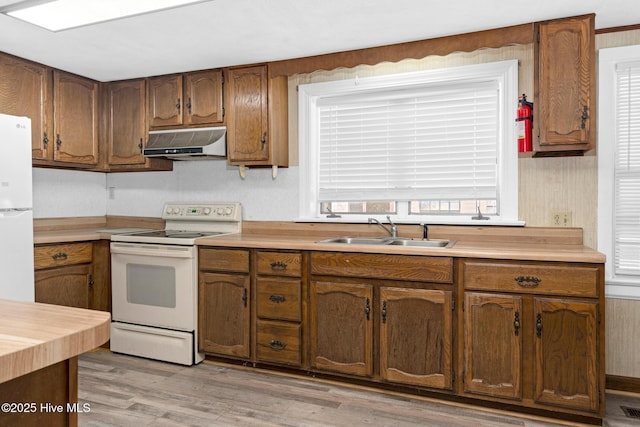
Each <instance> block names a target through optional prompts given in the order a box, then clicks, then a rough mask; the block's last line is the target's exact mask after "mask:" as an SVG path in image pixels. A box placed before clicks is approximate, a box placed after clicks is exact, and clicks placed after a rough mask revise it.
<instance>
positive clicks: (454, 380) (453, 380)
mask: <svg viewBox="0 0 640 427" xmlns="http://www.w3.org/2000/svg"><path fill="white" fill-rule="evenodd" d="M451 382H452V383H455V382H456V371H452V372H451Z"/></svg>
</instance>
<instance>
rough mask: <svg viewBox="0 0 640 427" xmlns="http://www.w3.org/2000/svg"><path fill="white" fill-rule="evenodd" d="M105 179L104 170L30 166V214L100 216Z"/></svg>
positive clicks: (103, 211)
mask: <svg viewBox="0 0 640 427" xmlns="http://www.w3.org/2000/svg"><path fill="white" fill-rule="evenodd" d="M106 182H107V178H106V174H104V173H97V172H85V171H70V170H57V169H45V168H33V216H34V218H60V217H75V216H103V215H105V212H106V211H107V198H106V192H105V188H106Z"/></svg>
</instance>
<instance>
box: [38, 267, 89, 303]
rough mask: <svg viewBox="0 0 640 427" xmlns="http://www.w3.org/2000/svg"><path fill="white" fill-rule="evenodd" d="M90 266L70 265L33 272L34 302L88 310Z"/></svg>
mask: <svg viewBox="0 0 640 427" xmlns="http://www.w3.org/2000/svg"><path fill="white" fill-rule="evenodd" d="M90 286H91V265H90V264H81V265H71V266H67V267H56V268H51V269H48V270H38V271H36V272H35V301H36V302H43V303H46V304H56V305H66V306H69V307H80V308H89V293H90Z"/></svg>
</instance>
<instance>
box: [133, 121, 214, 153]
mask: <svg viewBox="0 0 640 427" xmlns="http://www.w3.org/2000/svg"><path fill="white" fill-rule="evenodd" d="M226 135H227V128H226V127H209V128H196V129H172V130H158V131H150V132H149V142H147V146H146V147H145V149H144V150H143V152H142V154H143V155H144V156H145V157H162V158H166V159H172V160H210V159H224V158H225V157H226V156H227V140H226Z"/></svg>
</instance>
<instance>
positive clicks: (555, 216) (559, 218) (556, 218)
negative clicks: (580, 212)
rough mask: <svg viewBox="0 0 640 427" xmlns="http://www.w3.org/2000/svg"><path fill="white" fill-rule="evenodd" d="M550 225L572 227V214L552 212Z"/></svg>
mask: <svg viewBox="0 0 640 427" xmlns="http://www.w3.org/2000/svg"><path fill="white" fill-rule="evenodd" d="M551 225H553V226H554V227H572V226H573V212H553V213H552V214H551Z"/></svg>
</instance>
